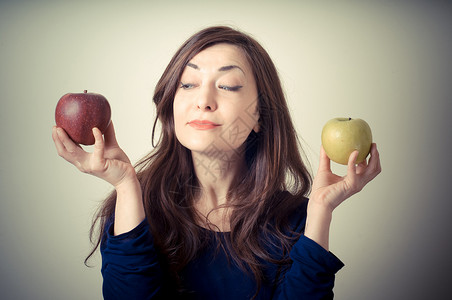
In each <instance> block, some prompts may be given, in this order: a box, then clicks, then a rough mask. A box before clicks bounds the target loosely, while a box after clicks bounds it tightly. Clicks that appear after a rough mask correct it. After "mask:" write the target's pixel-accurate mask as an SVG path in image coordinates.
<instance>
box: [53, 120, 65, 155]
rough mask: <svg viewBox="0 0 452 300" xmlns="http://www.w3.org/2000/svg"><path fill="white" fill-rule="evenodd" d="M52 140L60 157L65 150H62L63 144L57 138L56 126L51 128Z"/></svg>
mask: <svg viewBox="0 0 452 300" xmlns="http://www.w3.org/2000/svg"><path fill="white" fill-rule="evenodd" d="M52 139H53V142H54V143H55V147H56V149H57V152H58V154H59V155H60V156H61V155H62V154H63V153H64V152H65V151H66V148H64V145H63V142H61V140H60V137H59V136H58V132H57V127H56V126H53V127H52Z"/></svg>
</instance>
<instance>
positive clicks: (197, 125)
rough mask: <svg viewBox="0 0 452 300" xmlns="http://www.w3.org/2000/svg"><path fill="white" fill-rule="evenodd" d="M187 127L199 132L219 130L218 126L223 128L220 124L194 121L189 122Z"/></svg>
mask: <svg viewBox="0 0 452 300" xmlns="http://www.w3.org/2000/svg"><path fill="white" fill-rule="evenodd" d="M187 125H189V126H190V127H193V128H195V129H198V130H208V129H214V128H217V127H218V126H221V125H220V124H217V123H214V122H211V121H209V120H193V121H190V122H188V123H187Z"/></svg>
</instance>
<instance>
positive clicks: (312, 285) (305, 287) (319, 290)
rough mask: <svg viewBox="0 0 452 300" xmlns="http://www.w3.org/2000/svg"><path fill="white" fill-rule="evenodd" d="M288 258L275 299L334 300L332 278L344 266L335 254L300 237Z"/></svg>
mask: <svg viewBox="0 0 452 300" xmlns="http://www.w3.org/2000/svg"><path fill="white" fill-rule="evenodd" d="M290 258H291V259H292V265H291V266H290V268H288V270H287V271H286V273H285V276H284V278H283V281H282V282H281V284H280V285H279V287H278V289H277V292H276V295H275V296H276V297H275V299H310V300H311V299H333V296H334V295H333V287H334V278H335V274H336V272H338V271H339V270H340V269H341V268H342V267H343V266H344V264H343V263H342V262H341V261H340V260H339V259H338V258H337V257H336V256H335V255H334V254H332V253H331V252H329V251H327V250H325V249H324V248H323V247H322V246H320V245H319V244H317V243H316V242H314V241H313V240H311V239H309V238H307V237H306V236H304V235H301V236H300V239H299V240H298V241H297V242H296V243H295V245H294V246H293V248H292V251H291V252H290Z"/></svg>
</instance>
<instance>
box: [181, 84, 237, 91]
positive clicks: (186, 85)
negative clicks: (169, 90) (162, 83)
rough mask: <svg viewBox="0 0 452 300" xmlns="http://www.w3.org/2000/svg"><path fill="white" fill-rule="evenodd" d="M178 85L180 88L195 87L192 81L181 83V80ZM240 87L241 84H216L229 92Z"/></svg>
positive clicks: (188, 88)
mask: <svg viewBox="0 0 452 300" xmlns="http://www.w3.org/2000/svg"><path fill="white" fill-rule="evenodd" d="M179 87H180V88H181V89H184V90H190V89H192V88H195V87H196V84H193V83H183V82H181V83H180V86H179ZM242 87H243V86H242V85H234V86H229V85H223V84H221V85H219V86H218V88H219V89H221V90H224V91H229V92H237V91H239V90H240V89H241V88H242Z"/></svg>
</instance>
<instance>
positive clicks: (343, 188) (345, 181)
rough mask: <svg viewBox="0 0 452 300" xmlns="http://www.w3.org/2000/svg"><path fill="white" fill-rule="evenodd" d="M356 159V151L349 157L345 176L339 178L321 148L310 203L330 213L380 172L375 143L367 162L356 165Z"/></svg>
mask: <svg viewBox="0 0 452 300" xmlns="http://www.w3.org/2000/svg"><path fill="white" fill-rule="evenodd" d="M357 157H358V151H354V152H353V153H352V154H351V155H350V157H349V160H348V167H347V174H346V175H345V176H343V177H341V176H338V175H336V174H334V173H333V172H331V167H330V159H329V158H328V156H327V155H326V153H325V150H324V149H323V146H322V148H321V149H320V164H319V170H318V172H317V175H316V176H315V178H314V183H313V186H312V192H311V196H310V201H312V202H314V203H315V204H316V205H319V206H321V207H324V208H325V209H327V210H328V211H331V212H332V211H333V210H334V209H335V208H336V207H337V206H339V204H341V203H342V202H343V201H344V200H345V199H347V198H349V197H350V196H352V195H353V194H356V193H357V192H359V191H361V190H362V188H363V187H364V186H365V185H366V184H367V183H368V182H370V181H371V180H372V179H374V178H375V177H376V176H377V175H378V174H379V173H380V172H381V165H380V156H379V153H378V150H377V145H376V144H375V143H373V144H372V146H371V149H370V158H369V161H368V162H367V161H366V160H364V161H363V162H361V163H359V164H357V165H356V164H355V161H356V158H357ZM314 203H312V204H314Z"/></svg>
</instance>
